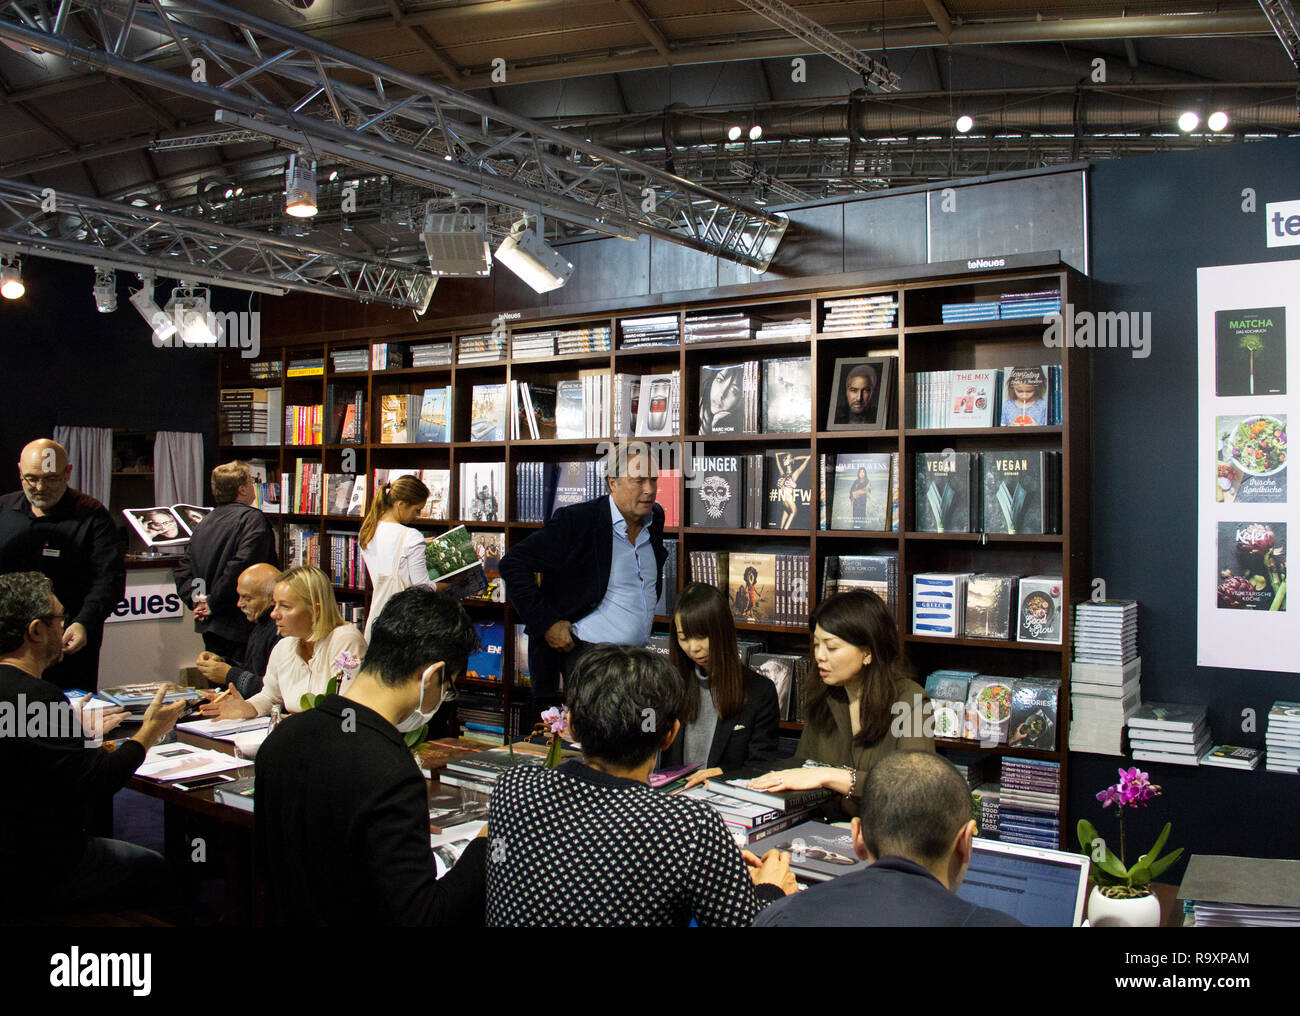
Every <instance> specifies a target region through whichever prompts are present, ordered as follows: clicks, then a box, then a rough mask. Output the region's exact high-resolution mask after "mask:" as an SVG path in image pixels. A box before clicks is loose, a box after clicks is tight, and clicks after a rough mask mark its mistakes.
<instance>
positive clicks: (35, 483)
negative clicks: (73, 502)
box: [22, 474, 68, 487]
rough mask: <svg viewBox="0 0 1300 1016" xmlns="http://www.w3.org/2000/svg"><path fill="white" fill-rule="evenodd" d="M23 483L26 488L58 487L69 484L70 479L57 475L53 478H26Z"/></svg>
mask: <svg viewBox="0 0 1300 1016" xmlns="http://www.w3.org/2000/svg"><path fill="white" fill-rule="evenodd" d="M22 481H23V486H25V487H42V486H44V487H57V486H59V484H61V483H67V482H68V478H67V477H66V476H59V475H57V474H56V475H52V476H24V477H23V478H22Z"/></svg>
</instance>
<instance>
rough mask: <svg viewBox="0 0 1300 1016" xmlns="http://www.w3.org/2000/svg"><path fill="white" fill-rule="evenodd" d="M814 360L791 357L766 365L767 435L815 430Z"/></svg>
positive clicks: (765, 409) (765, 411)
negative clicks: (813, 420)
mask: <svg viewBox="0 0 1300 1016" xmlns="http://www.w3.org/2000/svg"><path fill="white" fill-rule="evenodd" d="M812 389H813V384H812V360H811V359H809V358H808V357H806V356H791V357H785V358H782V359H779V360H764V361H763V403H762V404H763V433H764V434H807V433H810V432H811V430H812Z"/></svg>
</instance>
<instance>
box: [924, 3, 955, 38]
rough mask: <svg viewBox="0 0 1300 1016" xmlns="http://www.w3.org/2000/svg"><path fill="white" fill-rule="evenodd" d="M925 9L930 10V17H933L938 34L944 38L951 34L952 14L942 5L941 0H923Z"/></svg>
mask: <svg viewBox="0 0 1300 1016" xmlns="http://www.w3.org/2000/svg"><path fill="white" fill-rule="evenodd" d="M925 9H926V10H927V11H929V12H930V17H932V18H933V19H934V27H935V28H937V29H938V30H939V34H940V35H942V36H943V37H944V38H945V39H947V38H948V37H949V36H950V35H952V15H951V14H949V13H948V8H946V7H945V6H944V5H943V0H925Z"/></svg>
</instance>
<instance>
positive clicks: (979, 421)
mask: <svg viewBox="0 0 1300 1016" xmlns="http://www.w3.org/2000/svg"><path fill="white" fill-rule="evenodd" d="M948 373H949V375H950V384H951V388H950V391H951V395H950V398H949V399H948V402H947V419H946V420H945V421H944V422H943V423H942V424H940V426H942V427H949V428H962V427H992V426H993V421H994V420H995V419H996V418H997V417H996V416H995V415H994V413H995V410H996V408H997V401H998V371H997V370H996V369H993V370H990V369H987V368H983V369H977V370H953V371H949V372H948Z"/></svg>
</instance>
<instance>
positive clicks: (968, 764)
mask: <svg viewBox="0 0 1300 1016" xmlns="http://www.w3.org/2000/svg"><path fill="white" fill-rule="evenodd" d="M936 673H938V671H936ZM930 676H931V677H933V676H934V675H933V674H932V675H930ZM926 687H927V689H928V688H929V682H928V681H927V682H926ZM935 736H936V737H938V736H939V734H938V732H937V731H936V732H935ZM943 757H944V758H946V759H947V760H948V761H949V762H951V763H952V764H953V767H954V768H955V769H956V770H957V772H959V773H961V775H962V779H964V780H965V781H966V785H967V786H968V787H970V789H971V790H975V789H976V788H977V787H979V786H981V785H983V784H985V783H987V782H988V778H989V773H988V766H989V762H990V759H989V757H988V756H987V755H980V754H977V753H975V752H971V751H961V750H955V751H954V750H951V749H948V750H945V751H944V752H943Z"/></svg>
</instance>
